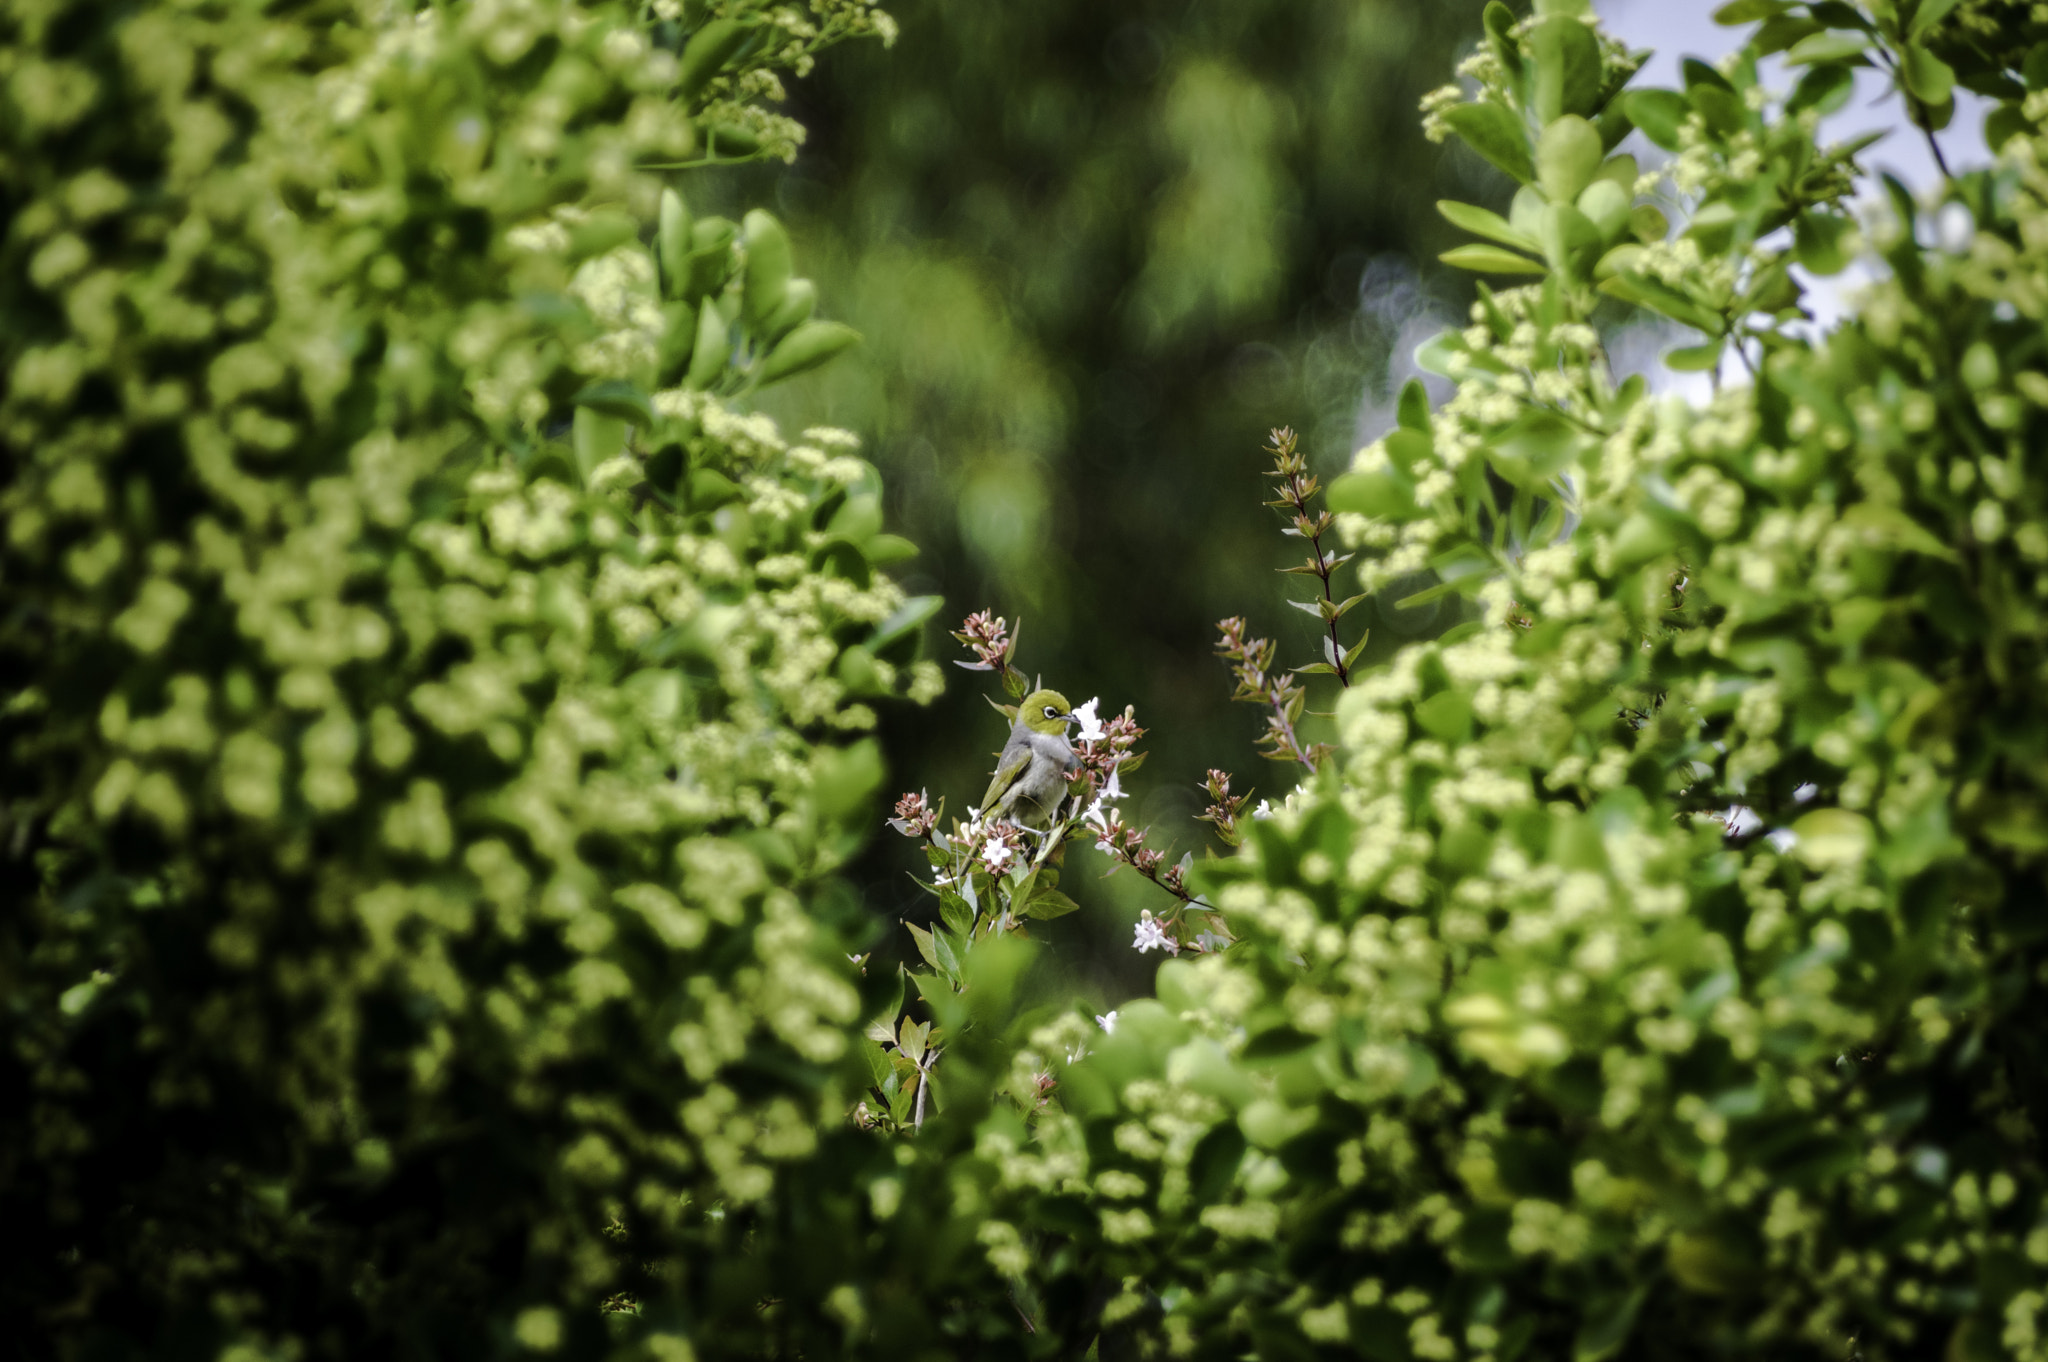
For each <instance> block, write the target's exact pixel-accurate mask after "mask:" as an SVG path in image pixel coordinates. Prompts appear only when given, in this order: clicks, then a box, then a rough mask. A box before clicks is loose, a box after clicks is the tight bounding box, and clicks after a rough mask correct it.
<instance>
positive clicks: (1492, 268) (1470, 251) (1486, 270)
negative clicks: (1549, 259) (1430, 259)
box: [1437, 246, 1544, 274]
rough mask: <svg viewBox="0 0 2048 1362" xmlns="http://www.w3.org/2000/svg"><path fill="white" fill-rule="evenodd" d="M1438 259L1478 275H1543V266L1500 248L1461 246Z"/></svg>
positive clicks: (1446, 252)
mask: <svg viewBox="0 0 2048 1362" xmlns="http://www.w3.org/2000/svg"><path fill="white" fill-rule="evenodd" d="M1437 259H1439V260H1441V261H1443V262H1444V263H1445V264H1446V265H1455V266H1456V267H1458V268H1459V269H1461V270H1471V271H1473V272H1474V273H1477V274H1542V273H1543V272H1544V270H1543V266H1542V265H1541V264H1540V263H1538V262H1537V261H1534V260H1531V259H1529V258H1528V257H1527V256H1523V255H1516V254H1515V253H1514V252H1513V251H1504V250H1502V249H1501V248H1500V247H1498V246H1459V247H1456V248H1455V249H1452V250H1448V251H1445V252H1444V253H1443V254H1442V255H1440V256H1438V257H1437Z"/></svg>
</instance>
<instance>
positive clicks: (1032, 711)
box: [1017, 690, 1074, 733]
mask: <svg viewBox="0 0 2048 1362" xmlns="http://www.w3.org/2000/svg"><path fill="white" fill-rule="evenodd" d="M1072 708H1073V706H1072V705H1069V704H1068V703H1067V697H1066V696H1064V695H1062V694H1060V693H1059V692H1058V691H1056V690H1035V691H1032V692H1031V694H1029V695H1027V696H1025V697H1024V703H1023V704H1021V705H1019V706H1017V722H1019V723H1021V724H1023V725H1024V726H1025V727H1026V728H1028V729H1030V730H1031V731H1032V732H1034V733H1065V732H1066V731H1067V725H1068V724H1069V723H1070V722H1072V720H1073V717H1074V716H1073V715H1072V714H1071V713H1069V712H1068V711H1070V710H1071V709H1072Z"/></svg>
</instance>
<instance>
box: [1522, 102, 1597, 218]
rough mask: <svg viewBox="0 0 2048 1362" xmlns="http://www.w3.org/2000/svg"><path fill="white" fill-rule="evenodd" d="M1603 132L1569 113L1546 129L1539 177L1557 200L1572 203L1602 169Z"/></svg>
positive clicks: (1539, 149) (1538, 149) (1540, 142)
mask: <svg viewBox="0 0 2048 1362" xmlns="http://www.w3.org/2000/svg"><path fill="white" fill-rule="evenodd" d="M1600 158H1601V150H1600V134H1599V133H1598V132H1596V131H1595V130H1594V128H1593V125H1592V124H1591V123H1588V122H1587V121H1586V120H1585V119H1583V118H1580V117H1578V116H1577V115H1576V114H1567V115H1565V116H1564V117H1563V118H1560V119H1558V120H1557V121H1556V122H1554V123H1552V124H1551V125H1550V126H1549V127H1547V128H1545V129H1544V130H1543V136H1542V137H1541V138H1540V139H1538V141H1537V143H1536V179H1537V182H1538V183H1539V184H1541V185H1542V186H1543V192H1544V193H1545V194H1547V195H1549V196H1550V201H1551V202H1552V203H1553V204H1557V203H1570V202H1571V201H1572V200H1573V199H1576V198H1577V197H1578V196H1579V194H1580V191H1582V190H1584V189H1585V187H1586V186H1587V185H1589V184H1591V183H1593V177H1594V176H1595V175H1597V174H1598V173H1599V171H1600Z"/></svg>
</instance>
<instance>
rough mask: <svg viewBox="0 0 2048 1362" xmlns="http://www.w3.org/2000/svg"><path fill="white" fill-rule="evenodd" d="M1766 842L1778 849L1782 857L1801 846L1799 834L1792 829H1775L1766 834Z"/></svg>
mask: <svg viewBox="0 0 2048 1362" xmlns="http://www.w3.org/2000/svg"><path fill="white" fill-rule="evenodd" d="M1764 840H1765V841H1766V842H1769V843H1770V844H1771V845H1772V846H1774V847H1776V848H1777V849H1778V853H1779V854H1780V855H1783V854H1785V853H1786V852H1789V851H1790V850H1792V848H1793V847H1795V846H1797V845H1799V834H1798V833H1796V832H1794V831H1792V829H1790V828H1773V829H1772V830H1771V831H1769V832H1767V833H1765V834H1764Z"/></svg>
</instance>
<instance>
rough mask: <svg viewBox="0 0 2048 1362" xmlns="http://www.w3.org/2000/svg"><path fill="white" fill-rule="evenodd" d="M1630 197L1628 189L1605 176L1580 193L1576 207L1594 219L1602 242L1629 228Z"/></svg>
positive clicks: (1610, 239)
mask: <svg viewBox="0 0 2048 1362" xmlns="http://www.w3.org/2000/svg"><path fill="white" fill-rule="evenodd" d="M1630 197H1631V196H1630V194H1629V191H1628V190H1626V189H1624V188H1622V187H1621V186H1620V185H1618V184H1616V183H1615V182H1614V181H1612V180H1609V179H1604V178H1603V179H1598V180H1595V181H1593V183H1591V184H1589V185H1587V186H1586V190H1585V192H1584V193H1582V194H1580V195H1579V200H1578V203H1577V205H1576V207H1577V208H1578V210H1579V211H1580V212H1581V213H1584V214H1585V215H1586V216H1587V217H1588V218H1590V219H1591V220H1592V223H1593V226H1594V228H1595V229H1596V230H1598V232H1599V233H1600V241H1601V244H1603V245H1604V244H1606V243H1607V242H1610V241H1613V240H1615V239H1616V238H1617V237H1619V236H1620V235H1621V234H1622V232H1623V231H1625V230H1626V229H1627V227H1628V225H1629V200H1630Z"/></svg>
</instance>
